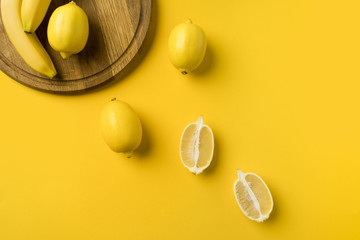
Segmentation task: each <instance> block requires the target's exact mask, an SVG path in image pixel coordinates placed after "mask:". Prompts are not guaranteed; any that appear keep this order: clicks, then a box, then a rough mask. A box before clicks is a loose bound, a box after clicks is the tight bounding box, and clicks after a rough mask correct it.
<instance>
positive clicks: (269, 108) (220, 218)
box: [0, 0, 360, 240]
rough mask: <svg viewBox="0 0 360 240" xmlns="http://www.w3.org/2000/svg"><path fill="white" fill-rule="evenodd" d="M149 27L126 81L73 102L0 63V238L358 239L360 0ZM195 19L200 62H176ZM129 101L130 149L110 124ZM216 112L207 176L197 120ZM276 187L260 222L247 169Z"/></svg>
mask: <svg viewBox="0 0 360 240" xmlns="http://www.w3.org/2000/svg"><path fill="white" fill-rule="evenodd" d="M153 4H154V6H153V18H152V24H151V29H150V32H149V35H148V37H147V39H146V42H145V45H144V47H143V48H142V50H141V52H140V54H139V55H138V57H137V58H136V59H135V60H134V61H133V62H132V64H131V65H130V66H129V67H128V68H127V69H126V70H125V72H123V73H122V75H120V76H119V77H118V79H117V81H116V82H115V83H112V84H109V85H107V86H106V87H102V88H101V89H98V90H94V91H91V92H89V93H87V94H82V95H77V96H62V95H53V94H48V93H43V92H39V91H36V90H33V89H30V88H28V87H25V86H23V85H21V84H19V83H17V82H16V81H13V80H12V79H10V78H8V77H7V76H6V75H5V74H3V73H0V102H1V118H0V119H1V120H0V123H1V124H0V133H1V135H0V136H1V137H0V239H2V240H11V239H24V240H28V239H29V240H30V239H36V240H42V239H51V240H56V239H59V240H60V239H61V240H72V239H74V240H75V239H77V240H80V239H89V240H90V239H91V240H92V239H106V240H113V239H360V204H359V203H360V187H359V185H360V174H359V170H360V148H359V146H360V127H359V126H360V114H359V105H360V95H359V92H360V91H359V90H360V73H359V66H360V47H359V46H360V33H359V32H360V30H359V29H360V14H359V9H360V4H359V1H357V0H344V1H335V0H331V1H326V0H318V1H314V0H304V1H288V0H274V1H268V0H241V1H215V0H213V1H211V0H210V1H200V0H199V1H196V0H182V1H167V0H155V1H154V2H153ZM189 17H190V18H191V19H192V20H193V22H194V23H197V24H198V25H200V26H201V27H202V28H203V29H204V31H205V33H206V34H207V38H208V51H207V54H206V57H205V59H204V62H203V64H202V65H201V66H200V67H199V69H198V70H196V71H195V72H193V73H192V74H190V75H187V76H182V75H181V74H180V73H179V72H178V71H177V70H176V69H175V68H174V67H173V66H172V65H171V64H170V62H169V60H168V57H167V39H168V36H169V33H170V31H171V29H172V28H173V27H174V26H175V25H176V24H178V23H180V22H183V21H185V20H186V19H187V18H189ZM113 97H117V98H119V99H122V100H124V101H126V102H128V103H129V104H131V105H132V106H133V108H134V109H135V110H136V112H137V113H138V115H139V117H140V118H141V121H142V123H143V129H144V139H143V143H142V145H141V147H140V149H139V151H137V153H136V154H135V156H134V157H133V158H132V159H125V158H124V156H122V155H120V154H116V153H114V152H111V151H110V149H109V148H108V147H107V146H106V145H105V143H104V142H103V139H102V137H101V134H100V129H99V113H100V110H101V109H102V107H103V105H104V104H105V103H106V102H107V101H109V100H110V99H111V98H113ZM199 115H203V116H204V120H205V123H207V124H208V125H209V126H211V128H212V129H213V132H214V135H215V145H216V146H215V158H214V161H213V163H212V164H211V166H210V169H208V170H207V171H206V172H204V173H203V174H202V175H199V176H194V175H192V174H191V173H190V172H189V171H188V170H187V169H186V168H185V167H183V165H182V163H181V161H180V159H179V141H180V137H181V134H182V131H183V129H184V127H185V126H186V125H187V124H188V123H190V122H193V121H196V120H197V118H198V117H199ZM237 168H239V169H241V170H242V171H244V172H254V173H257V174H258V175H259V176H261V177H262V178H263V179H264V181H265V182H266V183H267V184H268V186H269V188H270V190H271V192H272V194H273V198H274V203H275V205H274V211H273V213H272V215H271V217H270V219H269V220H268V221H267V222H264V223H256V222H253V221H251V220H249V219H247V218H246V217H245V216H244V215H243V213H242V212H241V210H240V208H239V207H238V205H237V202H236V200H235V198H234V194H233V183H234V181H235V180H236V178H237V175H236V169H237Z"/></svg>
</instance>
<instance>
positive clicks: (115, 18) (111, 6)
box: [0, 0, 151, 93]
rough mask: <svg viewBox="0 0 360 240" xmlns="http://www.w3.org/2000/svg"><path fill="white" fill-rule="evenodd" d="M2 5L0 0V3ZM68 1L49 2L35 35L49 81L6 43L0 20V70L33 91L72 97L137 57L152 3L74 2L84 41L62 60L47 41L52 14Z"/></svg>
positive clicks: (141, 0) (139, 0)
mask: <svg viewBox="0 0 360 240" xmlns="http://www.w3.org/2000/svg"><path fill="white" fill-rule="evenodd" d="M0 2H1V0H0ZM68 2H69V1H63V0H53V1H52V2H51V4H50V7H49V10H48V12H47V14H46V16H45V18H44V20H43V22H42V23H41V25H40V27H39V28H38V30H37V31H36V34H37V36H38V38H39V40H40V42H41V43H42V44H43V46H44V47H45V49H46V50H47V52H48V53H49V55H50V57H51V59H52V60H53V62H54V65H55V68H56V70H57V73H58V74H57V75H56V76H55V77H54V79H49V78H47V77H46V76H43V75H41V74H39V73H37V72H36V71H34V70H33V69H31V68H30V67H29V66H28V65H27V64H26V63H25V62H24V60H23V59H22V58H21V57H20V55H19V54H18V53H17V52H16V50H15V48H14V46H13V45H12V44H11V42H10V41H9V39H8V37H7V35H6V32H5V29H4V26H3V24H2V20H0V39H1V45H0V69H1V70H2V71H3V72H5V73H6V74H7V75H8V76H10V77H11V78H13V79H15V80H17V81H19V82H20V83H23V84H25V85H27V86H30V87H32V88H35V89H39V90H43V91H48V92H54V93H77V92H82V91H84V90H87V89H90V88H94V87H96V86H98V85H100V84H103V83H105V82H107V81H110V80H112V79H113V78H114V76H116V75H117V74H118V73H119V72H120V71H121V70H122V69H123V68H124V67H125V66H126V65H127V64H128V63H129V62H130V61H131V60H132V58H133V57H134V56H135V55H136V53H137V52H138V50H139V48H140V46H141V45H142V42H143V40H144V38H145V35H146V32H147V30H148V27H149V23H150V16H151V0H77V1H76V4H78V5H79V6H80V7H81V8H82V9H83V10H84V11H85V12H86V14H87V15H88V18H89V27H90V32H89V39H88V42H87V45H86V46H85V48H84V50H83V51H81V52H80V53H79V54H76V55H72V56H71V57H70V58H69V59H67V60H64V59H62V58H61V56H60V54H59V53H58V52H56V51H54V50H53V49H52V48H51V47H50V45H49V43H48V41H47V24H48V21H49V18H50V15H51V13H52V12H53V11H54V10H55V8H57V7H58V6H61V5H63V4H66V3H68Z"/></svg>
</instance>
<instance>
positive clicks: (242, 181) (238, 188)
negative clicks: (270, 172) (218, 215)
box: [234, 170, 274, 222]
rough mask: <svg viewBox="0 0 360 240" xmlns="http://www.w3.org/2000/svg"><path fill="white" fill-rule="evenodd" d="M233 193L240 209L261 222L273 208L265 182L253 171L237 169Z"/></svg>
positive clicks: (252, 218)
mask: <svg viewBox="0 0 360 240" xmlns="http://www.w3.org/2000/svg"><path fill="white" fill-rule="evenodd" d="M237 173H238V179H237V180H236V181H235V183H234V194H235V198H236V201H237V202H238V204H239V206H240V208H241V210H242V211H243V213H244V214H245V216H247V217H248V218H250V219H251V220H254V221H257V222H263V221H264V220H266V219H268V218H269V215H270V213H271V211H272V209H273V205H274V203H273V198H272V196H271V193H270V190H269V188H268V187H267V186H266V184H265V182H264V181H263V180H262V179H261V178H260V177H259V176H258V175H256V174H255V173H243V172H242V171H240V170H237Z"/></svg>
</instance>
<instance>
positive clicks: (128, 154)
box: [124, 152, 132, 158]
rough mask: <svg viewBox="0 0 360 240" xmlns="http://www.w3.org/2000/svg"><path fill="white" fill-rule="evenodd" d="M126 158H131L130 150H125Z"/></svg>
mask: <svg viewBox="0 0 360 240" xmlns="http://www.w3.org/2000/svg"><path fill="white" fill-rule="evenodd" d="M124 154H125V157H126V158H131V157H132V153H131V152H127V153H124Z"/></svg>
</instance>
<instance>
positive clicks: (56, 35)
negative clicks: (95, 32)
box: [47, 2, 89, 59]
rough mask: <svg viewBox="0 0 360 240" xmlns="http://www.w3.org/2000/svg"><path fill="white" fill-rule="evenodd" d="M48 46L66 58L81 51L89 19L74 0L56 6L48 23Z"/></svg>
mask: <svg viewBox="0 0 360 240" xmlns="http://www.w3.org/2000/svg"><path fill="white" fill-rule="evenodd" d="M47 34H48V40H49V43H50V46H51V47H52V48H53V49H54V50H55V51H58V52H60V54H61V56H62V58H64V59H67V58H69V57H70V56H71V55H72V54H76V53H79V52H80V51H82V50H83V49H84V47H85V45H86V43H87V40H88V37H89V20H88V17H87V15H86V13H85V12H84V10H82V9H81V8H80V7H79V6H78V5H76V3H75V2H70V3H68V4H65V5H63V6H60V7H58V8H57V9H55V11H54V12H53V13H52V15H51V17H50V20H49V24H48V31H47Z"/></svg>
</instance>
